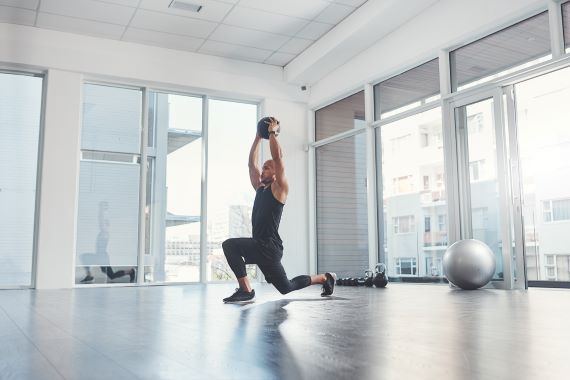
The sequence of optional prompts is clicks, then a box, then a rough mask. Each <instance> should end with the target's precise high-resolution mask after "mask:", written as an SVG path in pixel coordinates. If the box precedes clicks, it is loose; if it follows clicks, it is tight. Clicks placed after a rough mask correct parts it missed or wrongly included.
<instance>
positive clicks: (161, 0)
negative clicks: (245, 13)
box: [139, 0, 233, 22]
mask: <svg viewBox="0 0 570 380" xmlns="http://www.w3.org/2000/svg"><path fill="white" fill-rule="evenodd" d="M171 2H172V0H142V2H141V5H140V7H139V8H142V9H149V10H152V11H157V12H164V13H168V14H172V15H176V16H184V17H191V18H195V19H199V20H209V21H217V22H220V21H222V19H223V18H224V17H225V16H226V15H227V14H228V12H229V11H230V9H232V7H233V5H232V4H230V3H224V2H221V1H214V0H194V2H195V3H196V4H201V5H203V8H202V9H201V10H200V12H198V13H195V12H189V11H184V10H181V9H172V8H168V5H169V4H170V3H171Z"/></svg>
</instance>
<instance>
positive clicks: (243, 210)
mask: <svg viewBox="0 0 570 380" xmlns="http://www.w3.org/2000/svg"><path fill="white" fill-rule="evenodd" d="M256 119H257V106H256V105H254V104H247V103H237V102H229V101H223V100H210V101H209V128H208V141H209V144H208V145H209V148H208V157H209V160H208V267H207V276H208V278H207V279H208V280H209V281H224V280H232V279H235V276H234V273H233V272H232V270H231V269H230V267H229V266H228V263H227V261H226V258H225V256H224V252H223V250H222V243H223V241H224V240H226V239H228V238H237V237H251V211H252V207H253V201H254V198H255V190H254V189H253V187H252V186H251V182H250V180H249V171H248V167H247V161H248V157H249V149H250V147H251V144H252V143H253V139H254V137H255V125H256ZM263 144H264V146H265V148H266V149H269V146H268V145H266V144H267V140H263ZM247 271H248V275H249V276H250V277H253V278H255V277H257V271H256V266H255V265H248V266H247Z"/></svg>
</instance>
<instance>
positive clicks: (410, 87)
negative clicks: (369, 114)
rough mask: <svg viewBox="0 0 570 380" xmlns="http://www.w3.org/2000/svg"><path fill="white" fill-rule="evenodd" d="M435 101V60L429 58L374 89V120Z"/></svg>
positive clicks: (436, 92)
mask: <svg viewBox="0 0 570 380" xmlns="http://www.w3.org/2000/svg"><path fill="white" fill-rule="evenodd" d="M437 99H439V60H438V59H437V58H436V59H433V60H431V61H429V62H426V63H424V64H423V65H420V66H417V67H414V68H413V69H411V70H408V71H406V72H404V73H402V74H399V75H396V76H394V77H392V78H390V79H387V80H385V81H383V82H380V83H378V84H377V85H375V86H374V115H375V116H374V118H375V120H378V119H381V118H386V117H389V116H392V115H396V114H398V113H401V112H403V111H406V110H409V109H413V108H416V107H418V106H420V105H422V104H425V103H426V102H430V101H433V100H437Z"/></svg>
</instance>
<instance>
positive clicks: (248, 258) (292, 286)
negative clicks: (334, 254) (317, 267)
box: [222, 238, 311, 294]
mask: <svg viewBox="0 0 570 380" xmlns="http://www.w3.org/2000/svg"><path fill="white" fill-rule="evenodd" d="M222 248H223V249H224V255H226V259H227V260H228V264H229V265H230V268H232V271H233V272H234V274H235V275H236V277H237V278H242V277H245V276H247V272H246V270H245V264H257V266H258V267H259V269H260V270H261V271H262V272H263V275H264V276H265V279H266V280H267V282H269V283H271V284H273V286H275V288H276V289H277V290H279V292H280V293H281V294H287V293H289V292H292V291H294V290H299V289H303V288H306V287H307V286H309V285H311V277H310V276H307V275H303V276H297V277H295V278H293V279H292V280H289V279H288V278H287V273H285V268H283V265H281V257H283V251H281V250H280V249H278V248H276V247H274V246H273V245H272V244H271V243H270V242H265V241H260V240H257V239H252V238H236V239H228V240H226V241H224V242H223V243H222Z"/></svg>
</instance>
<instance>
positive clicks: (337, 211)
mask: <svg viewBox="0 0 570 380" xmlns="http://www.w3.org/2000/svg"><path fill="white" fill-rule="evenodd" d="M316 156H317V157H316V161H317V162H316V163H317V253H318V257H317V266H318V272H319V273H323V272H328V271H332V272H336V273H337V274H338V275H339V276H340V277H360V276H362V273H363V271H364V270H366V269H367V268H368V261H369V260H368V219H367V218H368V211H367V198H366V180H367V178H366V134H365V133H360V134H357V135H355V136H352V137H347V138H345V139H342V140H340V141H337V142H334V143H330V144H327V145H323V146H320V147H318V148H317V149H316Z"/></svg>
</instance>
